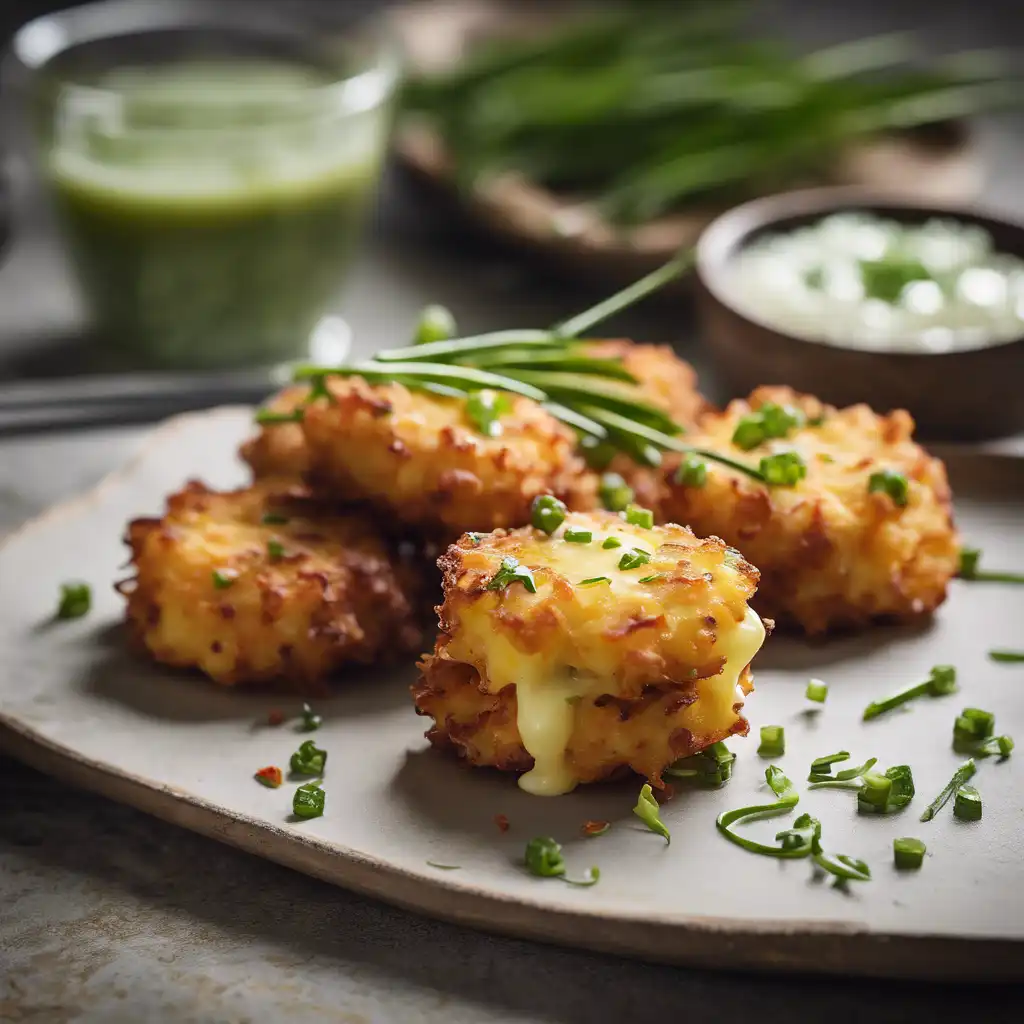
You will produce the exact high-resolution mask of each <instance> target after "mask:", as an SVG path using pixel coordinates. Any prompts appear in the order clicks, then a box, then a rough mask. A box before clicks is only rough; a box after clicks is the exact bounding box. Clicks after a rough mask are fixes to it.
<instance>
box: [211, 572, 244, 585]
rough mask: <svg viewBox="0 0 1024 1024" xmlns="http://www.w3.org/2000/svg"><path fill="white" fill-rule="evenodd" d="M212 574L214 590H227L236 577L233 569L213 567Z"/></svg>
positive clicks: (236, 574)
mask: <svg viewBox="0 0 1024 1024" xmlns="http://www.w3.org/2000/svg"><path fill="white" fill-rule="evenodd" d="M212 575H213V586H214V589H215V590H227V589H228V587H230V586H231V585H232V584H233V583H234V582H235V580H236V579H238V573H236V572H235V571H234V569H214V570H213V574H212Z"/></svg>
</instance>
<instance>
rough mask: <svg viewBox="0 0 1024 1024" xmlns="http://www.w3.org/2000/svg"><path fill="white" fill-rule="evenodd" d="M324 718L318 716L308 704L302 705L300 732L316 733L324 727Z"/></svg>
mask: <svg viewBox="0 0 1024 1024" xmlns="http://www.w3.org/2000/svg"><path fill="white" fill-rule="evenodd" d="M323 722H324V720H323V716H322V715H318V714H316V712H314V711H313V709H312V708H311V707H310V706H309V705H308V704H303V705H302V717H301V718H300V719H299V732H315V731H316V730H317V729H319V728H320V726H321V725H323Z"/></svg>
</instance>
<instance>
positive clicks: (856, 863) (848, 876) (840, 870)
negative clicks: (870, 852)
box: [813, 850, 871, 882]
mask: <svg viewBox="0 0 1024 1024" xmlns="http://www.w3.org/2000/svg"><path fill="white" fill-rule="evenodd" d="M813 860H814V863H815V864H817V866H818V867H819V868H821V869H822V871H827V872H828V873H829V874H830V875H833V876H834V877H835V879H836V880H837V882H870V881H871V869H870V868H869V867H868V866H867V864H865V863H864V861H862V860H859V859H858V858H857V857H848V856H847V855H846V854H845V853H838V854H835V853H825V852H824V851H823V850H818V851H817V852H816V853H815V854H814V855H813Z"/></svg>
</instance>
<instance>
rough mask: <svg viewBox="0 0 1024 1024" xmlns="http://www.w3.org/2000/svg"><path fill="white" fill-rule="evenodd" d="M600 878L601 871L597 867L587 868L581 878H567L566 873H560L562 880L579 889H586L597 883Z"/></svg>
mask: <svg viewBox="0 0 1024 1024" xmlns="http://www.w3.org/2000/svg"><path fill="white" fill-rule="evenodd" d="M600 878H601V871H600V869H599V868H597V867H590V868H587V870H586V871H584V872H583V877H582V878H569V877H568V876H567V875H562V881H563V882H568V883H569V885H575V886H578V887H579V888H581V889H588V888H590V886H592V885H597V883H598V881H599V879H600Z"/></svg>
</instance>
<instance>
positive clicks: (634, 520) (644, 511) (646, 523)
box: [624, 505, 654, 530]
mask: <svg viewBox="0 0 1024 1024" xmlns="http://www.w3.org/2000/svg"><path fill="white" fill-rule="evenodd" d="M624 515H625V517H626V522H627V523H629V525H630V526H639V527H642V528H643V529H645V530H650V529H651V528H652V527H653V526H654V513H653V512H652V511H651V510H650V509H649V508H641V507H640V506H639V505H627V506H626V511H625V513H624Z"/></svg>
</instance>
